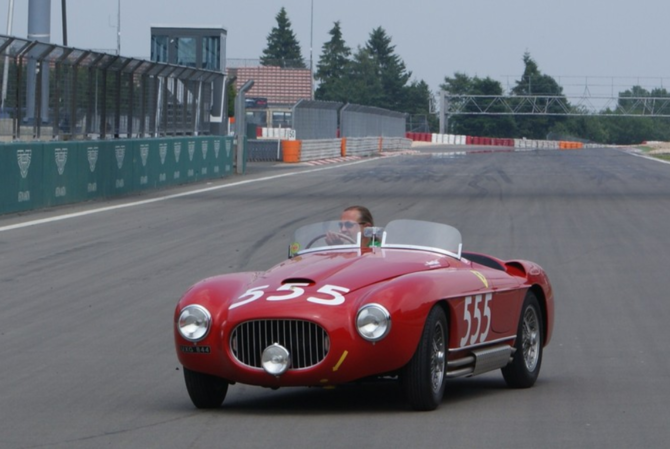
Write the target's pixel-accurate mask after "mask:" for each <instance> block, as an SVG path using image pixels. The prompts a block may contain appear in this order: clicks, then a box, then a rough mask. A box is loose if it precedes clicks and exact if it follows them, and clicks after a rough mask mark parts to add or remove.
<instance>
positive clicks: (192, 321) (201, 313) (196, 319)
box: [177, 305, 212, 342]
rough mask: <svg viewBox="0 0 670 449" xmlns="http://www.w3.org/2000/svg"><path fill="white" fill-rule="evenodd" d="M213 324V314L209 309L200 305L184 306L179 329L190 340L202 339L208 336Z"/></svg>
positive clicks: (178, 324)
mask: <svg viewBox="0 0 670 449" xmlns="http://www.w3.org/2000/svg"><path fill="white" fill-rule="evenodd" d="M211 324H212V316H211V315H210V314H209V312H208V311H207V309H205V308H204V307H202V306H198V305H190V306H186V307H184V309H183V310H182V311H181V314H179V321H177V329H179V333H180V334H181V336H182V337H184V338H185V339H186V340H188V341H192V342H196V341H200V340H202V339H203V338H205V337H206V336H207V333H208V332H209V327H210V325H211Z"/></svg>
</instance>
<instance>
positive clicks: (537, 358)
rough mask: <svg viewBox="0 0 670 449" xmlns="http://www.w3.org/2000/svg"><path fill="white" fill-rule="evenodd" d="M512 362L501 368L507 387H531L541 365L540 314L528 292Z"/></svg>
mask: <svg viewBox="0 0 670 449" xmlns="http://www.w3.org/2000/svg"><path fill="white" fill-rule="evenodd" d="M514 347H515V348H516V352H515V353H514V357H513V358H512V362H511V363H510V364H509V365H507V366H506V367H504V368H502V374H503V377H504V378H505V382H506V383H507V385H508V386H510V387H513V388H528V387H532V386H533V384H534V383H535V381H536V380H537V376H538V375H539V374H540V366H541V365H542V314H541V313H540V306H539V303H538V301H537V298H536V297H535V294H534V293H533V292H531V291H529V292H528V293H527V294H526V299H525V300H524V302H523V307H522V308H521V318H520V320H519V329H518V331H517V335H516V343H514Z"/></svg>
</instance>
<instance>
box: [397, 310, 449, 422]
mask: <svg viewBox="0 0 670 449" xmlns="http://www.w3.org/2000/svg"><path fill="white" fill-rule="evenodd" d="M446 350H447V317H446V315H445V314H444V310H442V308H441V307H440V306H435V307H433V309H432V310H431V311H430V313H429V314H428V318H427V319H426V324H425V325H424V328H423V333H422V334H421V340H420V341H419V347H418V348H417V349H416V352H415V353H414V356H413V357H412V360H410V361H409V363H408V364H407V365H406V366H405V367H404V368H403V371H402V373H401V377H400V384H401V387H402V390H403V393H404V394H405V398H406V399H407V401H408V402H409V404H410V406H411V407H412V408H413V409H414V410H435V409H436V408H437V406H438V405H440V402H442V396H444V388H445V370H446V366H447V365H446Z"/></svg>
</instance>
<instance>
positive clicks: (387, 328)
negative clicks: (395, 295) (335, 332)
mask: <svg viewBox="0 0 670 449" xmlns="http://www.w3.org/2000/svg"><path fill="white" fill-rule="evenodd" d="M371 312H372V313H371ZM370 316H376V317H377V318H381V320H380V322H379V323H378V325H377V327H376V328H375V329H374V330H373V331H372V332H367V333H366V332H364V331H363V330H361V329H362V328H363V327H364V326H365V325H366V324H370V323H365V322H363V320H364V319H366V318H368V317H370ZM379 329H381V332H377V331H378V330H379ZM356 331H357V332H358V335H360V336H361V338H363V339H364V340H367V341H370V342H377V341H380V340H383V339H384V338H386V336H387V335H388V334H389V332H391V314H390V313H389V311H388V310H386V308H385V307H384V306H382V305H381V304H377V303H370V304H366V305H364V306H363V307H361V308H360V309H358V313H356Z"/></svg>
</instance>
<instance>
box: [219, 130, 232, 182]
mask: <svg viewBox="0 0 670 449" xmlns="http://www.w3.org/2000/svg"><path fill="white" fill-rule="evenodd" d="M215 139H217V140H220V141H221V145H222V147H223V148H222V150H223V153H222V155H221V157H222V165H223V167H222V170H223V173H222V176H229V175H232V174H233V160H234V159H233V158H234V145H233V141H234V140H235V138H234V137H215Z"/></svg>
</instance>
